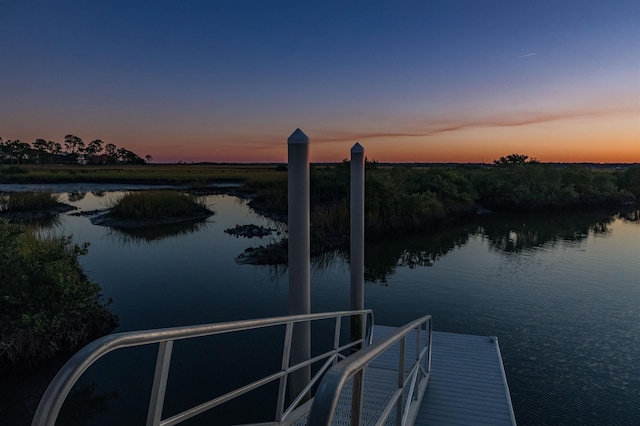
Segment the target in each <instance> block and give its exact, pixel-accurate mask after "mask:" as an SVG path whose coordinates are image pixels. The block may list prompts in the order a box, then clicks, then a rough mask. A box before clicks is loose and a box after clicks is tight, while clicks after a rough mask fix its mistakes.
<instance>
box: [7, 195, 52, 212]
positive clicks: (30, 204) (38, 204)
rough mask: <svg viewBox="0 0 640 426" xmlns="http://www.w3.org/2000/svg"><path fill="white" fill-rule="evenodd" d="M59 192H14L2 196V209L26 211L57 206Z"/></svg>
mask: <svg viewBox="0 0 640 426" xmlns="http://www.w3.org/2000/svg"><path fill="white" fill-rule="evenodd" d="M59 203H60V196H59V194H53V193H51V192H12V193H10V194H7V195H2V196H0V211H7V212H26V211H33V210H47V209H51V208H54V207H57V206H58V204H59Z"/></svg>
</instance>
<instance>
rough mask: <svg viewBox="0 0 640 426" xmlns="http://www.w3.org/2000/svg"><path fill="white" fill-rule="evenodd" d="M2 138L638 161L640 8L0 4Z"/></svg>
mask: <svg viewBox="0 0 640 426" xmlns="http://www.w3.org/2000/svg"><path fill="white" fill-rule="evenodd" d="M0 18H1V19H0V137H2V138H3V139H4V140H7V139H20V140H22V141H23V142H30V143H31V142H33V141H34V140H35V139H36V138H43V139H47V140H54V141H57V142H63V140H64V136H65V135H66V134H74V135H77V136H79V137H81V138H82V139H83V140H84V141H85V143H88V142H90V141H91V140H94V139H101V140H103V141H105V143H113V144H116V145H117V146H119V147H120V146H123V147H125V148H127V149H130V150H132V151H134V152H135V153H137V154H138V155H140V156H142V157H144V156H145V155H151V156H153V158H154V160H153V162H174V161H186V162H191V161H213V162H284V161H286V152H287V150H286V140H287V137H288V136H289V135H290V134H291V133H292V132H293V131H294V130H295V129H296V128H298V127H299V128H301V129H302V130H303V131H304V132H305V133H306V134H307V135H308V136H309V138H310V140H311V147H310V150H311V160H312V161H318V162H320V161H322V162H324V161H341V160H342V159H344V158H346V157H348V155H349V149H350V148H351V146H352V145H353V144H354V143H355V142H356V141H357V142H360V143H361V144H362V145H363V146H364V147H365V150H366V155H367V157H368V158H369V159H375V160H378V161H381V162H414V161H416V162H481V161H484V162H491V161H492V160H494V159H496V158H498V157H500V156H503V155H507V154H511V153H514V152H515V153H520V154H527V155H529V156H531V157H535V158H537V159H538V160H540V161H570V162H583V161H593V162H640V1H638V0H628V1H626V0H610V1H604V0H596V1H593V0H573V1H572V0H509V1H507V0H476V1H472V0H438V1H435V0H431V1H427V0H424V1H411V2H409V1H374V0H367V1H347V0H342V1H327V0H324V1H277V0H271V1H267V0H262V1H257V0H256V1H251V0H246V1H245V0H228V1H227V0H216V1H161V0H153V1H114V0H90V1H85V0H83V1H63V0H61V1H44V0H43V1H30V0H0Z"/></svg>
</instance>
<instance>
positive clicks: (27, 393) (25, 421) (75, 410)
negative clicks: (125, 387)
mask: <svg viewBox="0 0 640 426" xmlns="http://www.w3.org/2000/svg"><path fill="white" fill-rule="evenodd" d="M70 356H71V354H68V353H65V354H61V355H59V356H57V357H56V358H54V359H52V360H49V361H47V362H45V363H44V364H43V365H41V366H40V367H39V369H38V371H34V372H30V373H26V375H24V374H21V375H16V376H12V375H10V376H5V377H2V379H1V380H2V389H0V399H1V400H2V404H0V419H3V421H9V423H7V424H12V425H29V424H31V421H32V420H33V415H34V413H35V411H36V407H37V406H38V403H39V402H40V398H41V397H42V394H43V393H44V391H45V389H46V388H47V386H48V385H49V383H50V381H51V380H52V379H53V377H54V375H55V374H56V373H57V372H58V370H59V369H60V368H61V367H62V365H63V364H64V363H65V362H66V361H67V360H68V359H69V357H70ZM117 397H118V396H117V392H116V391H115V390H107V391H101V390H98V387H97V385H96V384H95V383H82V384H77V385H76V386H74V387H73V388H72V389H71V392H70V393H69V396H68V397H67V399H66V401H65V403H64V406H63V409H62V410H61V411H60V415H59V417H58V423H59V424H68V425H88V424H95V420H96V418H97V417H99V416H101V415H104V414H105V413H107V412H108V410H109V407H110V405H111V404H112V403H113V402H114V401H115V400H117ZM2 424H4V423H2Z"/></svg>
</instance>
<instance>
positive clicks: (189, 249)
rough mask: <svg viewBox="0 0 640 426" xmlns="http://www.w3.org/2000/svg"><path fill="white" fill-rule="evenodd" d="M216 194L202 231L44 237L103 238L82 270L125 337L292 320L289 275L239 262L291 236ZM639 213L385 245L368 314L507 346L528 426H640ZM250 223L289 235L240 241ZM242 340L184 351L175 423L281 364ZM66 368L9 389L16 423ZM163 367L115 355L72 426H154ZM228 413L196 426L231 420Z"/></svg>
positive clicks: (76, 410) (476, 223) (98, 370)
mask: <svg viewBox="0 0 640 426" xmlns="http://www.w3.org/2000/svg"><path fill="white" fill-rule="evenodd" d="M108 189H113V188H108ZM0 190H7V189H6V188H2V185H0ZM121 195H122V192H118V191H106V190H105V189H104V188H100V187H97V186H96V187H89V188H83V191H76V190H74V191H72V192H64V193H62V194H61V198H62V199H61V201H63V202H66V203H68V204H71V205H73V206H75V207H77V208H78V209H79V210H80V211H82V210H84V211H89V210H94V209H103V208H106V207H107V206H108V205H109V203H111V202H113V201H114V200H116V199H117V198H118V197H119V196H121ZM206 200H207V204H208V206H209V208H211V209H212V210H214V211H215V215H214V216H211V217H210V218H209V219H208V220H207V221H205V222H201V223H199V224H195V225H193V224H192V225H189V226H178V227H169V228H162V229H150V230H147V231H145V232H134V233H131V232H129V233H123V232H121V231H117V230H113V229H110V228H106V227H101V226H95V225H92V224H91V222H90V219H89V217H86V216H73V215H71V214H69V213H72V212H69V213H65V214H61V215H60V216H59V217H58V219H57V220H56V221H55V222H54V223H53V224H52V225H50V227H49V228H47V229H46V230H45V231H44V232H52V233H56V234H63V235H70V234H71V235H73V238H74V240H75V241H77V242H78V243H82V242H89V243H90V246H89V253H88V255H86V256H84V257H83V258H82V259H81V261H82V265H83V267H84V269H85V272H86V273H87V274H88V275H89V277H90V278H91V279H92V280H93V281H95V282H97V283H99V284H100V286H101V287H102V290H103V294H104V295H105V296H106V297H109V298H112V299H113V304H112V305H111V308H112V311H113V312H114V313H116V314H118V315H119V317H120V326H119V327H118V329H116V330H115V331H117V332H118V331H130V330H140V329H149V328H159V327H171V326H178V325H190V324H201V323H213V322H220V321H231V320H239V319H249V318H258V317H266V316H279V315H286V314H287V313H288V309H287V303H288V276H287V270H286V268H284V267H280V268H277V267H267V266H251V265H245V264H239V263H237V262H236V257H237V256H238V255H239V254H241V253H242V252H243V251H244V250H245V249H246V248H249V247H256V246H259V245H265V244H267V243H269V242H271V241H275V240H277V239H279V238H281V237H282V235H284V232H285V230H286V226H284V225H283V224H280V223H277V222H274V221H272V220H270V219H268V218H265V217H263V216H260V215H258V214H257V213H255V212H253V211H252V210H251V209H250V208H249V207H248V206H247V203H246V200H242V199H239V198H236V197H233V196H229V195H209V196H207V197H206ZM639 216H640V214H639V212H638V210H635V211H634V210H630V211H626V212H622V213H620V212H611V211H609V212H589V213H586V212H585V213H563V214H537V215H501V214H500V215H499V214H484V215H478V216H477V218H475V219H474V220H471V221H469V222H467V223H464V224H458V225H453V226H447V227H442V228H441V229H437V230H432V231H429V232H424V233H414V234H412V235H410V236H398V237H395V238H390V239H385V240H383V241H369V242H367V244H366V260H365V277H366V284H365V306H366V307H367V308H371V309H373V310H374V314H375V321H376V323H378V324H384V325H392V326H399V325H402V324H404V323H406V322H409V321H410V320H413V319H415V318H417V317H419V316H422V315H425V314H431V315H433V318H434V329H436V330H438V331H447V332H455V333H465V334H476V335H486V336H494V335H495V336H498V339H499V343H500V349H501V352H502V356H503V360H504V366H505V371H506V375H507V380H508V384H509V388H510V391H511V397H512V401H513V407H514V411H515V415H516V420H517V422H518V424H519V425H546V424H548V425H575V424H581V425H603V424H607V425H631V424H638V422H639V421H640V405H639V404H638V395H640V363H638V360H640V266H639V265H640V218H639ZM238 224H239V225H243V224H256V225H261V226H265V227H270V228H273V229H275V230H276V231H277V232H280V234H278V233H277V232H275V233H274V234H272V236H269V237H263V238H257V237H254V238H242V237H235V236H232V235H229V234H227V233H225V232H224V230H225V229H228V228H232V227H234V226H236V225H238ZM311 305H312V311H313V312H323V311H334V310H346V309H348V308H349V264H348V259H347V256H346V255H345V254H343V253H340V252H335V253H330V254H327V255H326V256H323V257H322V258H318V259H314V260H313V261H312V272H311ZM231 343H232V342H226V343H224V344H221V343H220V342H216V343H211V344H208V343H205V344H198V345H196V344H193V343H184V344H181V345H178V344H176V347H175V349H174V358H173V360H172V370H171V376H170V379H169V385H168V390H167V403H166V406H165V417H166V415H167V414H175V413H176V412H179V411H180V410H182V409H184V408H186V407H188V404H191V405H195V404H197V403H200V402H204V401H206V400H207V399H208V398H209V397H210V392H211V391H212V389H217V386H218V385H217V384H218V383H221V382H224V383H231V382H234V380H240V379H244V378H246V377H249V376H252V375H253V374H254V373H255V371H258V370H259V369H260V368H261V365H262V363H263V362H271V361H272V360H271V358H272V355H271V354H270V353H269V340H268V338H262V337H259V336H255V337H252V338H251V339H245V342H244V347H242V348H241V349H240V350H235V351H234V349H233V345H231ZM227 347H228V348H229V349H228V350H227ZM64 361H65V359H64V357H61V358H60V359H56V360H53V361H51V362H50V363H48V364H46V365H45V366H43V367H42V368H40V369H39V370H37V371H34V372H32V373H29V374H25V375H21V376H19V377H12V378H4V379H0V424H7V425H22V424H29V422H30V419H31V416H32V415H33V411H34V410H35V406H36V405H37V403H38V400H39V398H40V396H41V395H42V393H43V392H44V389H45V388H46V385H47V384H48V382H49V381H50V380H51V378H52V377H53V375H54V374H55V372H56V371H57V369H58V368H59V367H60V366H61V365H62V364H63V363H64ZM154 361H155V348H149V349H147V348H143V349H132V350H130V351H129V352H127V354H119V353H114V354H112V355H108V356H107V357H105V359H103V360H101V361H99V362H98V363H96V364H95V365H94V366H92V367H91V368H90V370H89V371H88V372H87V374H86V375H85V376H84V377H83V378H82V379H81V381H80V382H79V385H78V386H77V390H76V391H75V393H74V396H73V398H72V399H70V400H69V403H68V404H66V405H65V407H64V408H63V412H62V418H61V421H60V422H59V423H58V424H63V425H64V424H69V425H75V424H113V425H115V424H118V425H124V424H144V418H145V416H146V410H147V404H148V392H149V389H150V386H151V380H152V377H153V364H154ZM250 403H251V404H252V405H255V406H256V407H260V406H261V404H264V405H265V406H266V405H268V403H267V401H262V400H256V401H251V402H250ZM259 409H260V408H257V410H258V411H259ZM247 411H251V410H246V409H245V410H244V413H243V415H248V414H250V413H246V412H247ZM212 416H214V417H212ZM215 416H216V414H211V415H210V416H209V417H206V416H205V417H203V418H202V419H201V420H199V421H195V422H192V423H189V422H187V423H185V424H205V423H207V422H208V423H207V424H218V421H219V420H220V418H221V417H215ZM201 422H202V423H201Z"/></svg>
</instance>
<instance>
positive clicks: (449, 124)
mask: <svg viewBox="0 0 640 426" xmlns="http://www.w3.org/2000/svg"><path fill="white" fill-rule="evenodd" d="M621 113H622V114H627V113H633V114H637V113H638V111H636V110H630V109H617V110H582V111H580V110H578V111H560V112H556V113H540V112H537V113H536V112H532V113H527V114H525V113H519V114H512V115H510V116H509V115H505V116H499V117H479V118H471V119H466V120H465V119H453V118H451V119H444V120H442V119H441V120H435V121H434V120H428V119H425V120H424V121H423V122H422V124H420V125H417V126H416V125H414V126H411V127H413V129H411V131H408V132H393V131H387V132H385V131H380V132H362V133H357V132H349V131H341V130H337V129H336V130H328V131H321V132H318V133H315V134H314V136H313V138H312V139H313V142H314V143H317V142H320V143H331V142H344V141H362V140H367V139H375V138H390V139H391V138H393V139H397V138H411V137H428V136H434V135H438V134H441V133H447V132H456V131H461V130H467V129H472V128H488V127H518V126H529V125H532V124H540V123H547V122H553V121H560V120H569V119H573V118H583V117H603V116H608V115H612V114H621ZM397 124H400V123H397ZM397 124H394V127H396V126H397Z"/></svg>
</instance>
